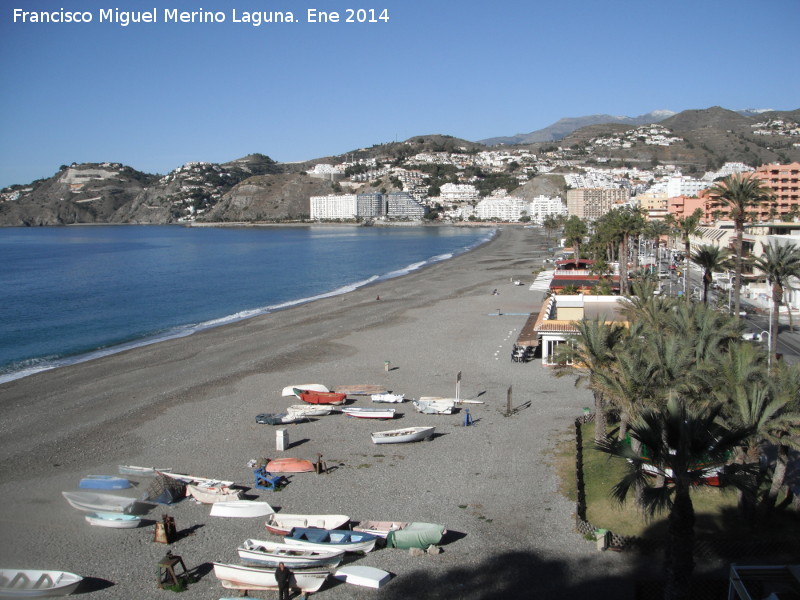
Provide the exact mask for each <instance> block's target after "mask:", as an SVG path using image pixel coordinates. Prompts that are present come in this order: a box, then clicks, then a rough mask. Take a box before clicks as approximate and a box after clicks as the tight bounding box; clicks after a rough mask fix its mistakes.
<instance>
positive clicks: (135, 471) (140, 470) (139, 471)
mask: <svg viewBox="0 0 800 600" xmlns="http://www.w3.org/2000/svg"><path fill="white" fill-rule="evenodd" d="M117 470H118V471H119V474H120V475H136V476H137V477H155V475H156V473H157V472H159V471H160V472H161V473H169V472H170V471H172V469H171V468H167V469H156V468H155V467H137V466H135V465H118V466H117Z"/></svg>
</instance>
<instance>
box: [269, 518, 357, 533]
mask: <svg viewBox="0 0 800 600" xmlns="http://www.w3.org/2000/svg"><path fill="white" fill-rule="evenodd" d="M349 521H350V517H349V516H347V515H296V514H287V513H283V514H280V513H276V514H273V515H270V516H269V517H267V521H266V523H265V526H266V528H267V531H269V532H270V533H274V534H275V535H286V534H288V533H289V532H290V531H291V530H292V529H294V528H295V527H316V528H319V529H338V528H340V527H343V526H344V525H345V524H346V523H348V522H349Z"/></svg>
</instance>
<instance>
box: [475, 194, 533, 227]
mask: <svg viewBox="0 0 800 600" xmlns="http://www.w3.org/2000/svg"><path fill="white" fill-rule="evenodd" d="M527 211H528V203H527V202H525V200H523V199H521V198H514V197H513V196H495V197H490V198H484V199H483V200H481V201H480V202H478V204H477V206H475V216H476V217H477V218H479V219H485V220H492V221H519V219H520V217H521V216H522V215H523V213H526V212H527Z"/></svg>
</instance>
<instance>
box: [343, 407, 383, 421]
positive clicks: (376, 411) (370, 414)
mask: <svg viewBox="0 0 800 600" xmlns="http://www.w3.org/2000/svg"><path fill="white" fill-rule="evenodd" d="M342 412H343V413H344V414H346V415H348V416H350V417H358V418H360V419H394V409H393V408H378V407H372V406H367V407H364V406H345V407H344V408H342Z"/></svg>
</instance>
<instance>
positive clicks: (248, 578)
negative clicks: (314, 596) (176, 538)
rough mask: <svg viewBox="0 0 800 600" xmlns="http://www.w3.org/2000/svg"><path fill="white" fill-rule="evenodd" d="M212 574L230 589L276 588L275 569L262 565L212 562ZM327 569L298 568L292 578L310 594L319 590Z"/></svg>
mask: <svg viewBox="0 0 800 600" xmlns="http://www.w3.org/2000/svg"><path fill="white" fill-rule="evenodd" d="M214 575H216V577H217V579H219V581H220V583H222V587H224V588H227V589H230V590H277V589H278V582H277V580H276V579H275V569H268V568H264V567H245V566H243V565H231V564H225V563H218V562H215V563H214ZM328 575H329V571H328V569H325V568H323V569H298V570H297V571H294V578H295V581H296V583H297V587H299V588H300V589H301V590H302V591H303V593H305V594H311V593H314V592H316V591H318V590H319V588H321V587H322V584H323V583H325V580H326V579H327V578H328Z"/></svg>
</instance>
